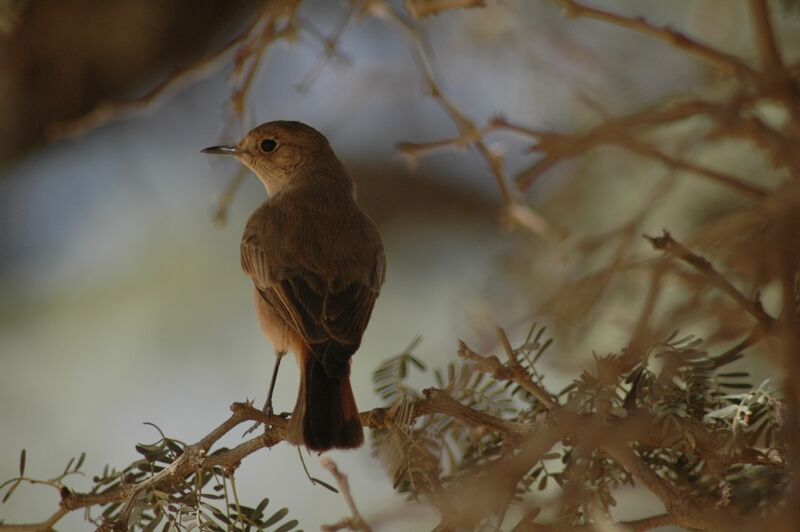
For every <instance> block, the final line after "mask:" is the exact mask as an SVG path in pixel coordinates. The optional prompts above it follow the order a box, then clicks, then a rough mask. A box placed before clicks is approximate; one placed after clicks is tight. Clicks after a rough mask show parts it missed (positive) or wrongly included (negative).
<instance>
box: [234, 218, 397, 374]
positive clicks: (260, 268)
mask: <svg viewBox="0 0 800 532" xmlns="http://www.w3.org/2000/svg"><path fill="white" fill-rule="evenodd" d="M269 214H270V213H269V211H268V210H267V209H262V212H261V214H260V216H259V211H257V212H256V213H255V214H254V216H253V217H251V220H250V221H249V222H248V225H247V228H246V229H245V234H244V236H243V238H242V246H241V263H242V269H243V270H244V271H245V273H247V275H248V276H250V278H251V279H252V280H253V283H254V284H255V286H256V288H257V289H258V291H259V293H260V294H261V297H263V298H264V300H265V301H266V302H267V303H269V304H270V305H271V306H272V307H273V308H274V309H275V310H276V312H277V313H278V315H280V316H281V318H282V319H283V320H284V322H285V323H286V324H287V325H288V326H289V327H290V328H291V329H292V330H293V331H294V332H296V333H297V334H298V335H299V336H300V337H301V338H303V340H304V341H305V343H306V344H307V345H308V347H309V349H310V350H311V352H312V354H313V355H314V357H315V358H317V359H318V360H319V361H320V362H321V363H322V364H323V366H324V367H325V368H326V371H327V372H328V373H329V374H336V375H339V374H346V372H347V371H349V358H350V357H351V356H352V354H353V353H355V351H356V350H357V349H358V347H359V345H360V344H361V338H362V336H363V334H364V329H366V326H367V323H368V321H369V318H370V315H371V313H372V309H373V307H374V305H375V300H376V298H377V296H378V292H379V291H380V287H381V285H382V284H383V277H384V272H385V259H384V256H383V249H382V247H381V246H380V238H379V237H377V242H378V248H377V249H376V250H375V251H376V252H374V253H371V254H370V255H371V260H369V262H370V263H369V264H361V263H363V262H364V260H367V259H368V258H369V257H357V258H358V259H359V261H358V264H359V266H360V267H361V268H362V269H363V270H364V272H365V274H364V275H355V276H353V277H355V278H351V279H347V278H342V276H341V275H339V276H337V275H331V274H330V273H331V272H330V271H325V272H315V271H312V270H311V269H310V268H308V266H307V265H301V264H298V263H297V261H296V260H293V259H294V258H295V257H296V256H298V255H300V254H299V253H296V252H295V253H292V252H288V253H285V252H284V251H286V250H285V249H282V248H281V247H280V246H281V245H282V243H285V242H286V241H287V240H288V241H291V237H292V236H291V235H287V234H282V235H280V236H278V234H276V233H277V231H276V230H275V229H276V227H277V228H282V227H281V226H282V224H281V223H280V222H279V221H278V222H276V221H275V220H274V217H273V219H270V218H269ZM364 218H365V219H366V217H364ZM366 220H368V219H366ZM369 224H370V227H369V228H368V229H369V230H371V231H375V230H374V227H372V226H371V222H369ZM283 229H285V226H284V227H283ZM284 233H285V231H284ZM375 235H377V231H375ZM270 236H272V238H269V237H270ZM265 239H266V240H268V241H269V242H265V241H264V240H265ZM267 244H269V246H268V245H267ZM289 251H291V250H289ZM325 277H327V278H325Z"/></svg>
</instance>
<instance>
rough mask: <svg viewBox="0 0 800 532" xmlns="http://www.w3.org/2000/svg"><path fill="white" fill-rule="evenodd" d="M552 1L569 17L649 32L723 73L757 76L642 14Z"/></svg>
mask: <svg viewBox="0 0 800 532" xmlns="http://www.w3.org/2000/svg"><path fill="white" fill-rule="evenodd" d="M555 1H556V2H558V3H559V4H561V5H562V6H564V8H565V9H566V11H567V15H568V16H571V17H586V18H593V19H595V20H601V21H603V22H606V23H608V24H612V25H614V26H619V27H622V28H627V29H629V30H633V31H635V32H637V33H642V34H644V35H649V36H650V37H653V38H656V39H658V40H661V41H664V42H666V43H667V44H669V45H671V46H673V47H675V48H676V49H678V50H681V51H683V52H687V53H689V54H691V55H693V56H695V57H697V58H699V59H702V60H703V61H706V62H707V63H710V64H712V65H714V66H716V67H717V68H720V69H721V70H723V71H724V72H729V73H731V74H734V75H736V76H738V77H740V78H742V79H744V80H747V81H754V80H756V79H757V77H758V73H757V72H756V71H755V70H753V69H752V68H750V67H749V66H747V65H746V64H744V63H743V62H742V61H741V60H740V59H739V58H737V57H735V56H733V55H731V54H727V53H725V52H722V51H720V50H717V49H716V48H714V47H712V46H709V45H707V44H703V43H701V42H699V41H696V40H695V39H692V38H691V37H689V36H687V35H685V34H683V33H681V32H679V31H677V30H675V29H673V28H670V27H657V26H653V25H652V24H650V23H649V22H647V21H646V20H645V19H644V18H642V17H626V16H624V15H618V14H616V13H612V12H610V11H605V10H602V9H598V8H595V7H590V6H587V5H586V4H583V3H580V2H577V1H576V0H555Z"/></svg>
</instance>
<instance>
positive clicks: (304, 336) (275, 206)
mask: <svg viewBox="0 0 800 532" xmlns="http://www.w3.org/2000/svg"><path fill="white" fill-rule="evenodd" d="M202 152H203V153H207V154H215V155H225V156H231V157H234V158H236V159H238V161H239V162H240V163H242V164H244V166H246V167H247V168H248V169H249V170H250V171H252V172H253V173H254V174H255V175H256V177H258V179H259V180H260V181H261V183H262V184H263V185H264V188H265V189H266V192H267V199H266V201H265V202H264V203H263V204H262V205H261V206H260V207H259V208H258V209H256V210H255V211H254V212H253V214H252V215H251V216H250V218H249V219H248V221H247V224H246V226H245V229H244V233H243V235H242V240H241V247H240V251H241V265H242V269H243V270H244V272H245V273H246V274H247V275H248V276H249V277H250V279H251V280H252V282H253V294H254V300H255V308H256V315H257V317H258V322H259V324H260V327H261V330H262V332H263V333H264V335H265V336H266V338H267V339H268V340H269V341H270V342H271V344H272V347H273V350H274V352H275V356H276V359H275V365H274V368H273V373H272V378H271V380H270V383H269V389H268V392H267V401H266V403H265V404H264V412H265V414H266V415H267V416H268V417H267V419H269V416H271V415H272V394H273V391H274V388H275V382H276V379H277V375H278V368H279V367H280V362H281V360H282V358H283V356H284V355H285V354H286V353H287V352H291V353H293V354H294V356H295V359H296V361H297V364H298V367H299V370H300V387H299V390H298V396H297V402H296V403H295V407H294V411H293V413H292V415H291V417H290V418H289V423H288V427H287V432H286V440H287V441H289V442H290V443H292V444H294V445H297V446H301V445H304V446H305V447H306V448H308V449H309V450H311V451H319V452H323V451H327V450H330V449H355V448H358V447H360V446H361V445H362V443H363V442H364V431H363V427H362V424H361V421H360V419H359V413H358V408H357V406H356V402H355V397H354V395H353V390H352V387H351V385H350V370H351V365H352V360H353V359H352V357H353V355H354V354H355V353H356V351H357V350H358V349H359V347H360V345H361V340H362V337H363V335H364V330H365V329H366V327H367V323H368V322H369V320H370V316H371V315H372V310H373V307H374V306H375V301H376V299H377V298H378V295H379V294H380V290H381V287H382V285H383V282H384V277H385V273H386V258H385V254H384V248H383V242H382V240H381V236H380V233H379V232H378V229H377V227H376V225H375V223H374V222H373V221H372V219H371V218H370V217H369V216H368V215H367V214H366V213H365V212H364V211H363V210H362V209H361V208H360V207H359V205H358V204H357V203H356V186H355V182H354V181H353V179H352V177H351V176H350V174H349V173H348V172H347V170H346V169H345V167H344V165H343V164H342V162H341V161H340V160H339V158H338V157H337V156H336V154H335V153H334V151H333V148H332V147H331V145H330V143H329V142H328V140H327V139H326V138H325V136H324V135H323V134H322V133H320V132H319V131H317V130H316V129H314V128H313V127H311V126H309V125H306V124H304V123H302V122H297V121H288V120H278V121H272V122H267V123H265V124H262V125H260V126H258V127H256V128H254V129H253V130H251V131H250V132H249V133H247V134H246V135H245V136H244V137H243V138H242V140H241V141H240V142H239V143H237V144H235V145H227V146H212V147H209V148H205V149H203V150H202Z"/></svg>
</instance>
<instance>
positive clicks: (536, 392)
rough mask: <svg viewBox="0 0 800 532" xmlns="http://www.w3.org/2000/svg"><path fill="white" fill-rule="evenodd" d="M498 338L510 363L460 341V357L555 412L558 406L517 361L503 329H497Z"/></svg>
mask: <svg viewBox="0 0 800 532" xmlns="http://www.w3.org/2000/svg"><path fill="white" fill-rule="evenodd" d="M497 336H498V338H499V339H500V343H501V344H502V346H503V349H504V350H505V353H506V356H507V357H508V363H507V364H506V365H503V364H502V363H501V362H500V360H499V359H498V358H497V357H496V356H494V355H488V356H482V355H479V354H477V353H476V352H475V351H473V350H472V349H470V348H469V347H468V346H467V344H465V343H464V342H462V341H461V340H459V341H458V356H459V357H460V358H463V359H464V360H471V361H472V362H475V363H476V369H477V370H478V371H481V372H483V373H487V374H489V375H491V376H493V377H494V378H495V379H497V380H501V381H511V382H514V383H516V384H518V385H519V386H520V387H521V388H522V389H523V390H525V391H527V392H528V393H530V394H531V395H532V396H534V397H535V398H536V399H537V400H538V401H539V402H540V403H542V405H544V406H545V408H547V409H548V410H551V411H552V410H554V409H555V408H556V407H557V406H558V405H557V404H556V402H555V401H553V399H552V397H551V396H550V394H549V393H547V391H545V390H544V388H542V387H541V386H539V385H538V384H536V383H535V382H534V381H533V380H532V379H531V376H530V375H529V374H528V372H527V371H525V368H524V367H522V365H521V364H520V363H519V361H518V360H517V356H516V354H515V353H514V350H513V349H511V345H510V344H509V343H508V337H507V336H506V333H505V331H504V330H503V329H501V328H498V329H497Z"/></svg>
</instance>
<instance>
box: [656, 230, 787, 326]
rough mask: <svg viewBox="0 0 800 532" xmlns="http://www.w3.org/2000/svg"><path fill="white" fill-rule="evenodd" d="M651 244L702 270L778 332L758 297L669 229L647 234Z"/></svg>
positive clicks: (715, 284) (747, 310)
mask: <svg viewBox="0 0 800 532" xmlns="http://www.w3.org/2000/svg"><path fill="white" fill-rule="evenodd" d="M645 238H646V239H647V240H649V241H650V244H651V245H652V246H653V247H654V248H655V249H657V250H659V251H663V252H665V253H667V254H669V255H673V256H675V257H677V258H679V259H681V260H682V261H683V262H685V263H686V264H688V265H690V266H691V267H692V268H694V269H695V270H697V271H698V272H700V274H701V275H702V276H703V277H704V278H705V279H706V280H707V281H708V282H709V284H711V285H712V286H715V287H716V288H718V289H720V290H722V291H723V292H725V293H726V294H728V296H730V297H731V298H732V299H733V300H734V301H735V302H736V303H737V304H738V305H739V306H740V307H741V308H742V309H744V310H745V311H746V312H747V313H749V314H750V315H751V316H753V318H755V319H756V321H757V322H758V323H759V324H760V325H761V326H762V327H763V328H764V330H765V331H766V332H767V333H769V334H775V332H776V320H775V318H773V317H772V316H770V315H769V314H767V312H766V311H765V310H764V307H763V306H761V302H760V301H759V300H758V299H750V298H748V297H747V296H745V295H744V294H743V293H742V292H740V291H739V289H737V288H736V287H735V286H733V284H731V282H730V281H728V279H727V278H725V276H723V275H722V274H721V273H719V272H718V271H717V270H716V269H715V268H714V266H713V265H712V264H711V263H710V262H709V261H708V260H707V259H705V258H703V257H701V256H700V255H697V254H695V253H692V252H691V251H690V250H689V249H687V248H686V247H685V246H684V245H683V244H681V243H679V242H676V241H675V240H674V239H673V238H672V235H670V234H669V233H668V232H667V231H664V234H663V235H661V236H659V237H650V236H645Z"/></svg>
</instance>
